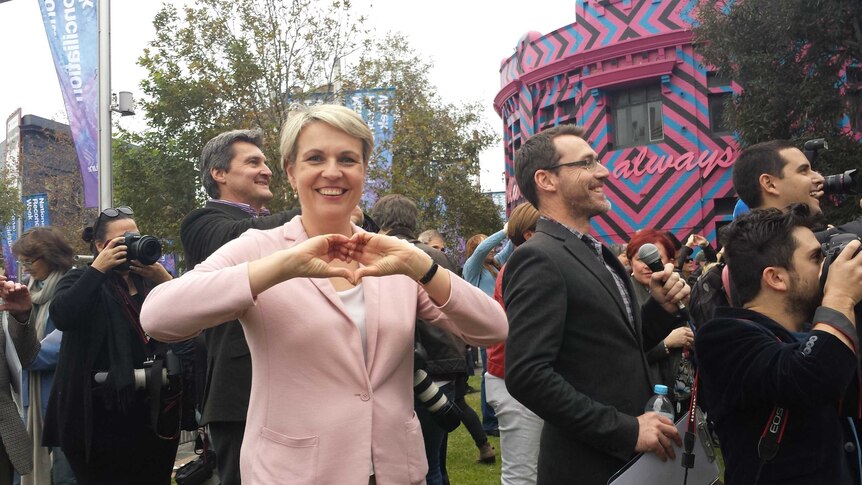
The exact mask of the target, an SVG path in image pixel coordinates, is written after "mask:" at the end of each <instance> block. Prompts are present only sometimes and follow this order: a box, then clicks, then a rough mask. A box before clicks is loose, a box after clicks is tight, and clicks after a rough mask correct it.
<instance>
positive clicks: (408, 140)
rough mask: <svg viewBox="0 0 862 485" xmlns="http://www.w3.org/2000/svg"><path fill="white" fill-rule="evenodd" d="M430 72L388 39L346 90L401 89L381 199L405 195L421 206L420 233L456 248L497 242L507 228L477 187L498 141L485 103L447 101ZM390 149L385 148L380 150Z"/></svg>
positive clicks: (380, 176) (394, 38)
mask: <svg viewBox="0 0 862 485" xmlns="http://www.w3.org/2000/svg"><path fill="white" fill-rule="evenodd" d="M430 68H431V64H430V63H428V62H427V61H425V60H424V59H422V58H421V57H420V56H419V55H417V54H416V53H415V52H414V51H413V50H412V48H411V47H410V45H409V44H408V42H407V41H406V39H405V38H404V37H403V36H402V35H399V34H389V35H387V36H385V37H384V38H382V39H380V40H379V41H378V42H377V43H376V44H375V45H373V46H372V47H371V48H370V49H368V50H366V51H365V52H363V53H362V55H361V56H360V59H359V61H358V62H357V64H356V66H355V67H354V69H353V70H352V71H351V76H350V77H349V79H348V80H347V81H346V82H345V85H346V86H350V87H355V88H373V87H384V86H385V87H394V88H395V94H394V97H393V99H392V100H391V101H390V105H389V110H390V111H391V113H392V116H393V117H394V123H393V130H392V133H391V137H390V140H388V142H386V143H385V145H386V146H385V148H387V149H388V150H389V151H390V152H391V153H392V166H391V168H388V169H386V170H380V169H376V170H375V168H372V169H371V170H370V173H369V178H370V179H373V180H377V181H379V182H380V185H379V187H376V190H377V191H378V195H385V194H387V193H398V194H401V195H405V196H407V197H410V198H411V199H413V200H415V201H416V203H417V204H418V205H419V209H420V221H419V227H420V231H421V230H423V229H427V228H435V229H438V230H440V231H441V232H442V233H443V234H444V236H446V237H447V239H449V240H450V241H455V240H458V239H459V238H469V237H470V236H472V235H473V234H476V233H485V234H491V233H493V232H496V231H498V230H499V229H500V228H501V227H502V221H501V220H500V216H499V213H498V210H497V208H496V206H495V205H494V203H493V201H492V200H491V198H490V197H489V196H487V195H484V194H482V193H481V190H480V188H479V184H478V174H479V153H480V152H481V151H482V150H484V149H485V148H487V147H489V146H491V145H492V144H493V143H495V142H496V141H497V139H496V135H495V134H494V133H493V132H492V131H491V129H490V128H489V127H488V126H487V125H486V124H485V123H483V122H482V120H481V118H480V116H479V113H480V112H481V109H480V105H479V103H478V102H472V103H467V104H465V105H462V106H456V105H454V104H448V103H444V102H443V101H441V99H440V97H439V96H438V94H437V92H436V89H435V88H434V86H433V85H432V84H431V83H430V81H429V79H428V72H429V70H430ZM381 148H383V147H381Z"/></svg>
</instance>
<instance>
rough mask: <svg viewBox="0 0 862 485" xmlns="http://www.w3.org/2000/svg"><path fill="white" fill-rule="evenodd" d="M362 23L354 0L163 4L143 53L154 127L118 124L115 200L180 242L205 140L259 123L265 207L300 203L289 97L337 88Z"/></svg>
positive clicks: (195, 194)
mask: <svg viewBox="0 0 862 485" xmlns="http://www.w3.org/2000/svg"><path fill="white" fill-rule="evenodd" d="M363 21H364V19H362V18H358V19H355V18H354V16H353V14H352V13H351V6H350V2H349V0H333V1H331V2H329V3H327V4H321V3H319V2H315V1H312V0H288V1H279V0H235V1H231V2H224V1H221V0H197V1H196V2H194V4H192V5H189V6H186V7H183V8H182V9H177V8H176V7H174V6H172V5H165V6H164V7H163V8H162V10H161V11H160V12H159V13H158V14H157V15H156V17H155V19H154V21H153V25H154V26H155V30H156V37H155V39H154V40H153V41H152V42H151V43H150V45H149V47H148V48H147V49H146V50H145V51H144V54H143V56H141V58H140V60H139V63H140V65H141V66H143V67H144V68H145V69H146V70H147V72H148V76H147V78H146V79H145V80H144V81H143V82H142V88H143V91H144V93H145V95H146V97H147V98H146V99H145V100H144V101H143V103H142V104H143V108H144V110H145V113H146V115H145V116H146V121H147V125H148V126H149V129H148V130H146V131H145V132H144V133H129V132H127V131H123V130H119V139H120V142H119V143H117V144H115V155H114V161H115V165H116V169H115V183H114V185H115V188H116V196H115V199H116V200H117V201H118V203H125V204H129V205H131V206H132V207H134V208H135V210H136V216H137V217H138V218H139V219H140V220H141V225H142V226H143V228H145V230H147V231H148V232H151V233H153V234H156V235H159V236H162V237H165V238H167V239H170V240H172V241H174V243H177V242H178V241H179V236H178V228H179V222H180V220H181V219H182V217H183V215H184V214H186V213H188V212H190V211H191V210H192V209H194V208H196V207H198V206H200V205H201V203H202V202H203V200H204V199H205V198H206V197H205V194H204V192H203V191H202V190H201V189H200V180H199V177H198V171H197V161H198V158H199V156H200V152H201V149H202V147H203V145H204V143H206V141H207V140H209V139H210V138H212V137H213V136H215V135H216V134H218V133H220V132H222V131H226V130H231V129H237V128H260V129H262V130H263V132H264V153H265V154H266V156H267V158H268V160H269V163H270V166H271V168H272V169H273V172H274V176H273V181H272V190H273V193H274V194H275V198H274V199H273V200H272V201H271V202H270V204H269V208H270V209H272V210H275V211H279V210H284V209H286V208H289V207H292V206H294V205H295V204H296V203H297V202H296V199H295V198H294V197H293V195H292V194H291V193H290V190H289V187H288V184H287V183H286V180H285V177H284V174H283V173H282V172H281V170H279V167H280V161H279V154H278V133H279V129H280V127H281V125H282V124H283V122H284V120H285V117H286V115H287V112H288V108H289V106H290V104H291V103H294V102H302V101H303V100H304V99H305V98H306V97H308V96H310V95H311V94H319V93H321V92H322V93H324V95H323V97H324V99H325V97H326V93H333V92H334V86H335V85H336V84H337V82H338V80H339V69H338V66H339V65H340V60H341V59H342V58H343V57H345V56H347V55H348V54H350V53H351V52H353V51H354V50H356V49H358V48H359V45H360V43H361V42H362V39H363V38H364V36H365V32H364V30H363V29H362V22H363ZM333 95H334V93H333V94H330V97H332V96H333ZM175 249H179V248H178V247H177V246H175Z"/></svg>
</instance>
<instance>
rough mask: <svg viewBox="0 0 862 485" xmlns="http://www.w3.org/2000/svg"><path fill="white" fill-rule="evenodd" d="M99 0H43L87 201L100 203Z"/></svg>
mask: <svg viewBox="0 0 862 485" xmlns="http://www.w3.org/2000/svg"><path fill="white" fill-rule="evenodd" d="M97 2H98V0H63V1H62V2H60V1H59V0H39V8H40V9H41V10H42V22H43V23H44V24H45V33H46V34H47V35H48V45H49V46H50V47H51V54H53V57H54V68H55V69H56V70H57V77H58V78H59V81H60V89H61V90H62V92H63V100H64V101H65V104H66V115H67V116H68V117H69V128H70V129H71V131H72V141H74V143H75V151H76V152H77V153H78V164H79V165H80V167H81V178H82V179H83V183H84V206H86V207H98V206H99V75H98V67H99V21H98V20H99V18H98V14H97V8H96V4H97Z"/></svg>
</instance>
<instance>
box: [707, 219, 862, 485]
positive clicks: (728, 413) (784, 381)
mask: <svg viewBox="0 0 862 485" xmlns="http://www.w3.org/2000/svg"><path fill="white" fill-rule="evenodd" d="M810 212H811V211H810V209H809V208H808V207H807V206H806V205H803V204H797V205H793V206H791V207H790V208H789V209H788V210H785V211H781V210H779V209H775V208H771V209H761V210H755V211H752V212H751V213H749V214H745V215H743V216H741V217H739V218H738V219H737V220H736V221H734V222H733V223H732V224H731V225H730V226H728V228H727V229H726V230H725V232H724V233H723V236H722V238H723V240H724V241H723V242H724V244H725V257H726V258H727V260H728V262H727V264H728V267H729V268H730V275H731V278H732V282H733V284H734V287H735V288H736V292H737V294H738V297H739V300H740V301H741V303H742V306H743V308H728V307H725V308H718V309H717V310H716V315H715V318H714V319H713V320H711V321H710V322H708V323H707V324H706V325H704V326H703V327H702V328H701V329H700V331H699V332H698V334H697V337H696V339H695V350H696V354H697V358H698V363H699V372H700V378H699V379H700V389H701V392H700V396H701V400H700V402H701V403H702V404H703V405H704V408H705V409H706V410H707V412H708V413H709V416H710V418H711V419H712V420H714V421H715V430H716V433H717V434H718V437H719V439H720V442H721V449H722V452H723V455H724V460H725V465H726V470H725V483H727V484H728V485H736V484H746V485H748V484H754V483H757V484H759V485H766V484H784V485H788V484H789V485H792V484H812V485H813V484H825V483H829V484H858V483H860V481H859V466H858V465H859V461H858V458H857V450H858V446H859V443H858V442H857V441H856V440H855V439H854V438H853V437H852V435H853V434H854V433H853V432H852V424H851V422H850V421H849V420H848V419H847V418H846V417H842V416H853V417H858V415H859V412H860V405H862V401H860V396H859V373H858V365H859V360H858V355H857V353H858V349H859V342H858V338H857V335H856V328H855V322H856V318H855V314H854V305H855V304H856V303H858V302H859V301H860V299H862V255H859V254H856V253H857V251H858V250H859V248H860V243H859V242H858V241H853V242H851V243H849V244H848V245H847V246H846V248H845V249H844V250H843V251H842V252H841V253H840V254H839V255H838V256H837V258H835V259H834V260H833V261H832V262H831V264H829V269H828V273H827V275H828V277H827V280H826V284H825V290H823V292H821V287H820V282H819V280H820V276H819V275H820V271H821V263H822V261H823V252H822V249H821V246H820V244H819V243H818V241H817V239H816V238H815V236H814V233H813V232H812V231H811V229H809V227H810V225H811V221H810ZM809 322H811V323H813V327H812V328H811V331H810V332H807V333H803V327H804V326H806V325H807V324H808V323H809ZM765 430H766V431H765ZM770 431H774V432H775V433H776V434H777V433H780V434H781V436H782V437H781V441H780V443H779V444H778V450H777V454H775V455H774V457H773V458H771V459H768V458H769V454H768V453H767V447H766V446H765V444H766V443H770V442H773V443H774V441H775V440H774V439H773V433H772V432H770ZM764 433H765V434H766V436H765V437H763V438H761V436H762V435H764ZM761 441H763V443H764V445H762V446H759V445H758V443H760V442H761Z"/></svg>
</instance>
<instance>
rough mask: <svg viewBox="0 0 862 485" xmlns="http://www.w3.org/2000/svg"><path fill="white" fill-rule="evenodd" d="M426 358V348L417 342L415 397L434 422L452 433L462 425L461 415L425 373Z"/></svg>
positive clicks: (414, 361) (414, 360) (414, 363)
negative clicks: (429, 413)
mask: <svg viewBox="0 0 862 485" xmlns="http://www.w3.org/2000/svg"><path fill="white" fill-rule="evenodd" d="M426 356H427V354H426V352H425V349H424V347H422V344H420V343H418V342H417V343H416V347H415V348H414V352H413V369H414V370H413V395H414V396H416V399H417V400H418V401H419V402H421V403H422V405H423V406H425V408H426V409H428V411H430V412H431V417H432V418H434V422H435V423H437V424H438V425H439V426H440V427H441V428H443V429H445V430H446V432H447V433H451V432H452V431H455V429H456V428H457V427H458V426H459V425H460V424H461V413H460V411H459V409H458V407H457V406H456V405H455V403H453V402H452V401H450V400H449V398H447V397H446V394H443V391H442V390H440V388H439V387H437V384H434V380H433V379H431V376H429V375H428V373H427V372H425V362H426Z"/></svg>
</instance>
